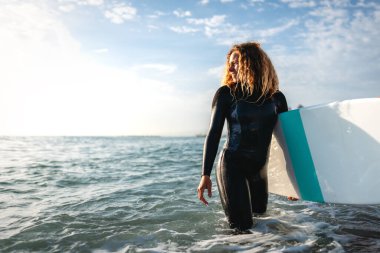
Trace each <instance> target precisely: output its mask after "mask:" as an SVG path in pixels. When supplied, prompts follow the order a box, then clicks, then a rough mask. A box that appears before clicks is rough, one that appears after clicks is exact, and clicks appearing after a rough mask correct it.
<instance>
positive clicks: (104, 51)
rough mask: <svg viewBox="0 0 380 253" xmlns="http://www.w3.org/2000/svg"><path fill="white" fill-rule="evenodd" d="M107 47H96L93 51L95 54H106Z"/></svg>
mask: <svg viewBox="0 0 380 253" xmlns="http://www.w3.org/2000/svg"><path fill="white" fill-rule="evenodd" d="M108 51H109V50H108V48H98V49H95V50H94V52H95V53H97V54H106V53H108Z"/></svg>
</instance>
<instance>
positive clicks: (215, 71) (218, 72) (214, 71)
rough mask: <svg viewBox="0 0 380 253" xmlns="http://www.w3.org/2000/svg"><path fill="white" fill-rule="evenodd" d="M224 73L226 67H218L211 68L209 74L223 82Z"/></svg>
mask: <svg viewBox="0 0 380 253" xmlns="http://www.w3.org/2000/svg"><path fill="white" fill-rule="evenodd" d="M223 71H224V65H221V66H218V67H214V68H210V69H209V70H208V71H207V74H208V75H210V76H212V77H214V78H217V79H218V80H221V79H222V75H223Z"/></svg>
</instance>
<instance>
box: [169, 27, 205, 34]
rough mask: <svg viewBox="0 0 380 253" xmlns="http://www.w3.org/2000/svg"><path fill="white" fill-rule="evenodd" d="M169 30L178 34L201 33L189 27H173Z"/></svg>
mask: <svg viewBox="0 0 380 253" xmlns="http://www.w3.org/2000/svg"><path fill="white" fill-rule="evenodd" d="M169 29H170V30H172V31H173V32H176V33H195V32H198V31H199V29H196V28H192V27H187V26H171V27H169Z"/></svg>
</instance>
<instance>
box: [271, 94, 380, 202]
mask: <svg viewBox="0 0 380 253" xmlns="http://www.w3.org/2000/svg"><path fill="white" fill-rule="evenodd" d="M268 183H269V192H271V193H274V194H279V195H283V196H290V197H296V198H299V199H303V200H309V201H316V202H322V203H323V202H326V203H343V204H380V99H379V98H365V99H354V100H346V101H341V102H333V103H329V104H324V105H318V106H311V107H304V108H300V109H296V110H292V111H289V112H285V113H282V114H280V115H279V119H278V122H277V125H276V127H275V131H274V136H273V138H272V144H271V149H270V157H269V164H268Z"/></svg>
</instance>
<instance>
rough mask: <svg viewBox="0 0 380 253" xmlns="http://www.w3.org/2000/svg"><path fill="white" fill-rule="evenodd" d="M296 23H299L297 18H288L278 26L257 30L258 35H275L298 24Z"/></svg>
mask: <svg viewBox="0 0 380 253" xmlns="http://www.w3.org/2000/svg"><path fill="white" fill-rule="evenodd" d="M298 23H299V22H298V20H290V21H288V22H287V23H285V24H283V25H281V26H279V27H273V28H269V29H265V30H260V31H258V35H259V36H260V37H262V38H266V37H271V36H274V35H277V34H278V33H281V32H283V31H286V30H288V29H289V28H291V27H293V26H295V25H298Z"/></svg>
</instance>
